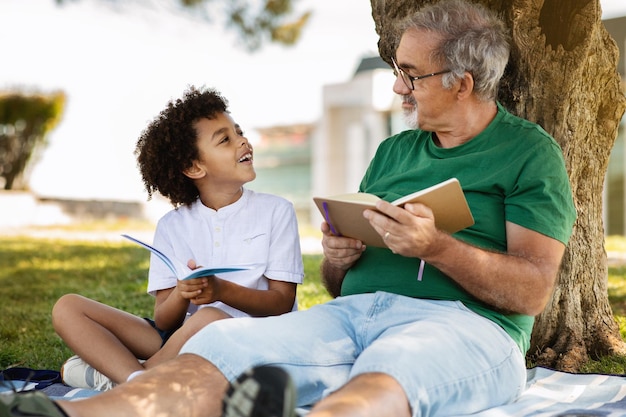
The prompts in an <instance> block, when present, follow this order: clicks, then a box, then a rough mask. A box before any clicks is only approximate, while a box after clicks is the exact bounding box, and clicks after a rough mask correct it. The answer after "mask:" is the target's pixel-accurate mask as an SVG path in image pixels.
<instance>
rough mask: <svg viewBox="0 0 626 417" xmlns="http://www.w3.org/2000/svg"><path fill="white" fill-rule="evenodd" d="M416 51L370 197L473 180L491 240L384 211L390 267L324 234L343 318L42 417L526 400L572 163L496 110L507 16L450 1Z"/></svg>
mask: <svg viewBox="0 0 626 417" xmlns="http://www.w3.org/2000/svg"><path fill="white" fill-rule="evenodd" d="M398 33H399V34H400V35H401V37H400V39H399V42H398V47H397V50H396V53H395V56H394V57H392V61H393V65H394V69H395V72H396V75H397V80H396V82H395V84H394V86H393V89H394V91H395V92H396V93H397V94H399V95H400V96H401V97H402V106H403V109H404V112H405V115H406V118H407V121H408V123H409V125H410V126H411V127H412V128H413V129H412V130H409V131H405V132H402V133H400V134H398V135H395V136H393V137H391V138H388V139H387V140H385V141H384V142H383V143H382V144H381V145H380V147H379V150H378V152H377V154H376V156H375V157H374V159H373V160H372V162H371V164H370V166H369V168H368V170H367V173H366V174H365V176H364V178H363V180H362V183H361V186H360V191H363V192H369V193H374V194H377V195H379V196H381V197H382V198H383V200H386V201H391V200H393V199H395V198H396V197H398V196H402V195H405V194H409V193H410V192H413V191H415V190H418V189H421V188H425V187H427V186H430V185H433V184H436V183H438V182H440V181H443V180H446V179H448V178H450V177H456V178H458V179H459V180H460V183H461V185H462V187H463V190H464V192H465V195H466V198H467V200H468V203H469V206H470V209H471V211H472V213H473V215H474V218H475V220H476V223H475V224H474V225H473V226H471V227H469V228H467V229H465V230H463V231H461V232H458V233H456V234H454V235H449V234H446V233H445V232H443V231H441V230H438V229H437V228H436V227H435V222H434V218H433V215H432V212H431V211H430V210H429V208H428V207H426V206H423V205H420V204H407V205H406V206H404V207H403V208H399V207H395V206H392V205H391V204H389V203H386V202H381V203H379V204H378V205H377V209H378V211H376V212H375V211H366V212H365V213H364V216H365V217H366V218H367V219H369V221H370V223H371V224H372V225H373V227H374V228H375V229H376V230H377V231H378V233H379V234H380V235H381V236H383V237H384V238H385V241H386V243H387V245H388V247H389V248H388V249H387V248H374V247H367V248H366V247H365V246H364V245H363V244H362V242H360V241H357V240H354V239H350V238H346V237H339V236H334V235H332V234H331V232H330V231H329V227H328V225H327V224H325V223H324V224H323V225H322V231H323V232H324V237H323V247H324V256H325V258H324V261H323V265H322V274H323V279H324V281H325V283H326V285H327V288H328V289H329V291H330V292H331V294H333V295H334V296H337V297H336V298H335V299H334V300H332V301H331V302H328V303H326V304H323V305H319V306H315V307H313V308H310V309H308V310H305V311H300V312H294V313H288V314H285V315H282V316H279V317H272V318H244V319H233V320H223V321H221V322H216V323H214V324H211V325H209V326H207V327H205V328H204V329H203V330H201V331H200V332H199V333H198V334H196V336H194V337H193V338H192V339H191V340H190V341H189V342H188V343H187V344H186V345H185V346H184V347H183V349H182V351H181V354H180V356H178V358H176V359H175V360H173V361H170V362H168V363H166V364H164V365H162V366H160V367H157V368H155V369H153V370H150V371H148V372H146V373H145V374H143V375H141V376H139V377H137V378H136V379H135V380H133V381H131V382H128V383H126V384H122V385H121V386H120V387H118V388H115V389H113V390H112V391H110V392H107V393H104V394H101V395H99V396H97V397H94V398H92V399H88V400H84V401H78V402H71V403H69V402H59V403H58V404H57V405H58V407H60V408H59V410H52V411H54V412H57V413H58V414H52V411H51V412H50V413H49V414H43V413H42V414H41V415H46V416H48V415H56V416H60V415H61V411H60V409H62V410H64V412H65V413H66V414H67V415H68V416H71V417H78V416H89V417H97V416H111V415H115V416H157V415H178V416H182V415H189V416H206V417H216V416H220V415H224V416H228V417H230V416H255V417H261V416H279V417H288V416H293V415H295V412H294V410H293V407H294V403H295V405H297V406H299V407H305V406H311V407H312V409H311V411H310V413H309V414H308V415H309V416H310V417H322V416H333V417H337V416H364V417H365V416H372V417H385V416H388V417H402V416H406V417H408V416H450V415H461V414H472V413H475V412H478V411H481V410H484V409H487V408H490V407H495V406H498V405H501V404H504V403H507V402H509V401H513V400H514V399H515V398H516V397H517V395H518V394H519V393H520V392H521V391H522V389H523V388H524V383H525V377H526V368H525V360H524V355H525V353H526V350H527V349H528V347H529V343H530V334H531V330H532V326H533V320H534V318H533V317H534V316H535V315H537V314H538V313H540V312H541V311H542V309H543V308H544V306H545V305H546V303H547V301H548V299H549V298H550V295H551V293H552V290H553V287H554V284H555V278H556V276H557V272H558V269H559V266H560V262H561V258H562V255H563V252H564V249H565V245H566V244H567V241H568V239H569V237H570V234H571V229H572V225H573V222H574V219H575V211H574V207H573V202H572V196H571V190H570V186H569V181H568V176H567V174H566V171H565V165H564V162H563V157H562V153H561V150H560V148H559V146H558V145H557V143H556V142H555V141H554V140H553V139H552V138H551V137H550V136H549V135H548V134H547V133H546V132H545V131H544V130H543V129H541V127H539V126H537V125H536V124H533V123H530V122H528V121H526V120H523V119H520V118H518V117H515V116H513V115H512V114H510V113H509V112H507V111H506V110H505V109H504V108H503V107H502V106H501V105H500V104H499V103H498V102H497V101H496V92H497V88H498V83H499V80H500V78H501V77H502V74H503V72H504V68H505V66H506V64H507V61H508V56H509V45H508V37H507V35H506V30H505V27H504V25H503V24H502V22H501V21H500V20H498V19H497V18H496V17H495V16H493V15H492V14H491V13H490V12H489V11H487V10H486V9H484V8H482V7H481V6H479V5H474V4H471V3H468V2H466V1H463V0H443V1H440V2H438V3H436V4H433V5H427V6H425V7H423V8H422V9H421V10H420V11H418V12H417V13H416V14H415V15H413V16H410V17H409V18H408V19H407V20H405V21H404V22H403V23H402V25H401V27H400V28H399V32H398ZM422 261H424V262H425V265H426V267H425V269H424V271H423V274H422V276H421V278H422V279H421V280H417V279H416V276H417V271H418V268H419V266H420V263H421V262H422ZM250 368H252V370H251V371H249V372H244V371H246V370H247V369H250ZM238 376H239V377H238ZM229 381H230V382H231V384H230V388H229ZM224 393H226V395H225V398H224V399H223V398H222V397H223V396H224ZM296 398H297V400H296ZM12 401H13V404H15V405H16V406H17V407H18V408H19V407H23V406H24V407H26V406H29V405H32V404H33V403H34V402H36V401H39V404H40V405H41V406H42V407H44V408H51V404H52V403H50V402H49V401H48V402H46V400H42V399H41V398H38V397H37V398H35V396H34V395H30V396H28V395H22V396H20V395H17V396H14V397H13V398H12ZM223 404H224V406H223ZM222 409H224V410H225V411H222ZM222 413H224V414H222ZM8 415H12V414H8Z"/></svg>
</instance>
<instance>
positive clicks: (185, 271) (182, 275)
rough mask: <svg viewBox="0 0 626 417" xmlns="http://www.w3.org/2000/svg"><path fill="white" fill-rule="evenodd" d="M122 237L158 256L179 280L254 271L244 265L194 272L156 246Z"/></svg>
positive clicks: (130, 237)
mask: <svg viewBox="0 0 626 417" xmlns="http://www.w3.org/2000/svg"><path fill="white" fill-rule="evenodd" d="M122 236H123V237H125V238H126V239H128V240H131V241H133V242H135V243H137V244H138V245H140V246H143V247H144V248H146V249H148V250H149V251H150V252H152V253H153V254H155V255H156V256H158V257H159V259H161V260H162V261H163V262H165V265H167V267H168V268H169V269H170V271H172V272H173V273H174V275H176V278H178V279H179V280H185V279H192V278H199V277H206V276H209V275H215V274H223V273H225V272H234V271H244V270H247V269H252V265H244V266H221V267H214V268H206V267H200V268H196V269H193V270H192V269H191V268H189V267H188V266H187V265H185V264H184V263H182V262H181V261H179V260H178V259H176V258H174V259H170V258H168V257H167V256H166V255H165V254H164V253H163V252H161V251H160V250H158V249H157V248H155V247H154V246H151V245H148V244H147V243H146V242H142V241H141V240H139V239H136V238H134V237H132V236H129V235H125V234H123V235H122Z"/></svg>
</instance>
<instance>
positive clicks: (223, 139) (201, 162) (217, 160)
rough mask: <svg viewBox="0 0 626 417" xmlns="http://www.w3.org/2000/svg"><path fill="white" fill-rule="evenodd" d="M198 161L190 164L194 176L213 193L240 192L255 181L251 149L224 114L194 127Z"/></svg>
mask: <svg viewBox="0 0 626 417" xmlns="http://www.w3.org/2000/svg"><path fill="white" fill-rule="evenodd" d="M194 127H195V129H196V132H197V138H198V141H197V146H198V153H199V159H198V160H197V161H194V168H193V169H194V170H200V171H201V172H203V175H200V176H196V179H199V180H201V181H203V182H205V184H206V185H207V186H208V187H210V188H213V189H214V190H216V191H228V190H229V189H235V188H240V187H241V186H242V185H243V184H245V183H247V182H250V181H252V180H254V179H255V178H256V172H255V171H254V165H253V151H252V145H250V143H249V142H248V139H246V137H245V136H244V135H243V131H242V130H241V128H240V127H239V125H238V124H236V123H235V121H234V120H233V119H232V117H231V116H230V114H228V113H220V114H218V115H217V116H216V117H215V118H214V119H207V118H202V119H200V120H198V121H197V122H195V123H194Z"/></svg>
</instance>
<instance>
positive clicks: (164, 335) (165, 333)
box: [143, 317, 178, 347]
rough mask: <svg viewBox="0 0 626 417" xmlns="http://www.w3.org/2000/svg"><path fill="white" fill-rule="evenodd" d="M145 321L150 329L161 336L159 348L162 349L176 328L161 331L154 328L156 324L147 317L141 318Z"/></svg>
mask: <svg viewBox="0 0 626 417" xmlns="http://www.w3.org/2000/svg"><path fill="white" fill-rule="evenodd" d="M143 319H144V320H145V321H147V322H148V324H150V326H152V328H153V329H154V330H156V331H157V333H158V334H159V336H161V347H163V345H164V344H165V342H167V340H168V339H169V338H170V337H172V335H173V334H174V332H175V331H176V330H178V328H176V329H173V330H161V329H159V328H158V327H157V326H156V323H155V322H154V320H152V319H150V318H148V317H144V318H143Z"/></svg>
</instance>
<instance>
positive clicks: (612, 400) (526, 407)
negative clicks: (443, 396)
mask: <svg viewBox="0 0 626 417" xmlns="http://www.w3.org/2000/svg"><path fill="white" fill-rule="evenodd" d="M4 372H5V373H6V372H7V371H4ZM37 372H44V371H37ZM45 372H54V371H45ZM49 376H50V375H46V374H38V376H37V377H36V378H32V379H31V382H26V381H20V380H15V379H13V380H11V381H8V376H7V375H5V376H4V382H3V383H2V382H0V395H1V394H2V392H10V391H11V389H12V388H11V385H12V386H13V387H14V388H15V389H17V390H20V389H39V390H41V391H42V392H44V393H46V394H47V395H48V396H50V397H51V398H53V399H59V398H63V399H70V400H73V399H80V398H87V397H91V396H93V395H97V394H98V393H99V392H98V391H91V390H87V389H79V388H72V387H68V386H67V385H64V384H63V383H61V382H60V378H59V379H58V380H57V379H56V375H55V374H52V375H51V377H49ZM34 379H38V380H34ZM0 380H2V377H0ZM548 416H549V417H618V416H619V417H626V376H622V375H604V374H571V373H567V372H560V371H554V370H551V369H547V368H541V367H536V368H531V369H529V370H528V377H527V382H526V390H525V391H524V393H523V394H522V395H521V396H520V397H519V398H518V399H517V401H515V402H513V403H511V404H507V405H503V406H500V407H495V408H491V409H489V410H486V411H483V412H481V413H478V414H473V415H472V417H548ZM465 417H469V416H465Z"/></svg>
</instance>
